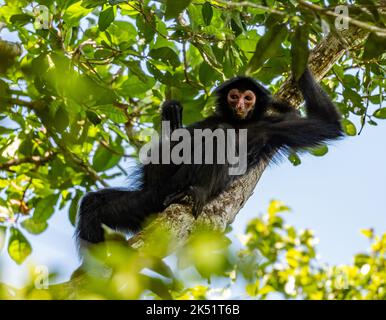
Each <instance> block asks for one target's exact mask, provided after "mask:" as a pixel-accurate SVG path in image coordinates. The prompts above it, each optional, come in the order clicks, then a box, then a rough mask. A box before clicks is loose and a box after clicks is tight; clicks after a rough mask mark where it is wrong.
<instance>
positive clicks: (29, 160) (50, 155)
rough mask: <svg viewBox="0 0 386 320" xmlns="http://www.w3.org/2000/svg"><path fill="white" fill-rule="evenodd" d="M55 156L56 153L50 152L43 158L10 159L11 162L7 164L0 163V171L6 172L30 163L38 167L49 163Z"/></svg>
mask: <svg viewBox="0 0 386 320" xmlns="http://www.w3.org/2000/svg"><path fill="white" fill-rule="evenodd" d="M56 154H57V152H50V153H48V155H46V156H44V157H40V156H31V157H25V158H21V159H12V160H9V161H7V162H4V163H0V170H8V169H10V167H13V166H18V165H21V164H23V163H31V164H35V165H38V166H39V165H42V164H45V163H47V162H48V161H50V160H51V159H52V158H53V157H54V156H55V155H56Z"/></svg>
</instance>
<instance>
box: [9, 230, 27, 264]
mask: <svg viewBox="0 0 386 320" xmlns="http://www.w3.org/2000/svg"><path fill="white" fill-rule="evenodd" d="M31 252H32V248H31V245H30V244H29V242H28V240H27V239H26V238H25V237H24V235H23V234H22V233H21V232H20V231H19V230H18V229H16V228H11V236H10V238H9V242H8V254H9V256H10V257H11V258H12V260H13V261H15V262H16V263H17V264H22V263H23V262H24V260H25V259H26V258H27V257H28V256H29V255H30V254H31Z"/></svg>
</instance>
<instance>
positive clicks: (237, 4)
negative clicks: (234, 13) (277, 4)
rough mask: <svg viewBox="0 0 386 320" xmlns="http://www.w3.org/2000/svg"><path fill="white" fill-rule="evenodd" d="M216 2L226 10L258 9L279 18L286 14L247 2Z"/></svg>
mask: <svg viewBox="0 0 386 320" xmlns="http://www.w3.org/2000/svg"><path fill="white" fill-rule="evenodd" d="M216 2H218V3H221V4H223V5H224V6H225V7H227V8H237V7H247V8H255V9H260V10H263V11H266V12H270V13H275V14H278V15H281V16H285V15H286V13H285V12H284V11H279V10H276V9H272V8H269V7H265V6H262V5H259V4H256V3H253V2H249V1H242V2H231V1H224V0H216Z"/></svg>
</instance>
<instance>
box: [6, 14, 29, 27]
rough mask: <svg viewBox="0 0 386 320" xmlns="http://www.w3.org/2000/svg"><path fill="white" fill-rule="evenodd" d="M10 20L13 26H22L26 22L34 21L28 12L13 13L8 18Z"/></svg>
mask: <svg viewBox="0 0 386 320" xmlns="http://www.w3.org/2000/svg"><path fill="white" fill-rule="evenodd" d="M9 21H10V22H12V24H14V25H15V26H19V27H21V26H24V25H26V24H27V23H30V22H33V21H34V18H33V17H32V16H30V15H28V14H24V13H23V14H15V15H13V16H12V17H11V18H10V19H9Z"/></svg>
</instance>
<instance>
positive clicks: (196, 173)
mask: <svg viewBox="0 0 386 320" xmlns="http://www.w3.org/2000/svg"><path fill="white" fill-rule="evenodd" d="M299 87H300V89H301V91H302V94H303V96H304V99H305V102H306V111H307V117H300V115H299V113H298V112H297V111H295V110H294V109H293V108H291V107H290V106H289V105H288V104H286V103H284V102H279V101H275V100H274V99H273V98H272V96H271V94H270V92H269V91H268V90H266V89H265V88H264V87H262V86H261V85H260V84H258V83H257V82H255V81H254V80H253V79H251V78H247V77H237V78H234V79H231V80H229V81H227V82H225V83H224V84H223V85H221V86H220V87H219V88H218V89H217V90H216V91H215V94H216V95H217V106H216V111H215V113H214V114H213V115H212V116H210V117H208V118H206V119H204V120H202V121H200V122H197V123H194V124H192V125H190V126H188V127H187V129H188V130H190V131H192V130H193V129H194V128H201V129H204V128H208V129H212V130H214V129H218V128H220V129H227V128H234V129H236V130H237V129H247V130H248V140H247V144H248V157H247V159H248V169H251V168H253V167H254V166H256V165H257V164H259V163H260V162H262V161H265V162H268V161H270V160H271V159H272V157H273V156H274V155H275V154H276V155H277V154H282V153H283V152H284V153H286V152H287V151H288V150H289V149H295V150H296V149H302V148H306V147H313V146H317V145H319V144H320V143H322V142H325V141H328V140H332V139H336V138H339V137H341V136H342V135H343V133H342V129H341V125H340V115H339V114H338V112H337V111H336V108H335V106H334V105H333V103H332V102H331V100H330V98H329V97H328V96H327V94H326V93H325V92H324V91H323V90H322V89H321V87H320V86H319V85H318V84H317V83H316V82H315V80H314V78H313V76H312V74H311V73H310V71H309V70H308V69H307V70H306V71H305V72H304V74H303V76H302V77H301V78H300V80H299ZM232 88H238V89H242V90H246V89H248V90H252V91H253V92H254V93H255V94H256V96H257V100H256V105H255V108H254V110H253V111H252V112H251V114H250V115H249V116H248V117H247V118H246V119H244V120H236V119H235V117H234V116H233V114H232V112H231V110H230V108H229V106H228V104H227V102H226V96H227V93H228V91H229V90H230V89H232ZM269 107H273V108H274V109H276V110H279V111H280V112H279V114H274V115H269V114H268V113H267V112H266V111H267V109H268V108H269ZM162 120H168V121H170V122H171V128H172V130H175V129H178V128H181V127H182V107H181V105H180V103H179V102H178V101H168V102H165V103H164V105H163V107H162ZM228 168H229V165H228V164H217V163H215V164H212V165H210V164H180V165H175V164H169V165H163V164H158V165H157V164H149V165H144V166H143V167H142V168H141V170H142V174H141V178H140V181H139V182H140V183H139V184H140V185H141V187H140V188H138V189H137V190H130V189H118V188H109V189H102V190H99V191H96V192H90V193H88V194H86V195H85V196H84V197H83V199H82V201H81V204H80V208H79V213H78V224H77V231H76V235H77V239H78V241H79V243H81V242H82V243H83V242H84V241H85V242H86V243H98V242H101V241H103V240H104V236H103V229H102V227H101V224H102V223H103V224H105V225H107V226H109V227H110V228H113V229H117V230H130V231H137V230H139V229H140V228H141V227H142V225H143V222H144V221H145V219H146V218H147V217H149V216H150V215H152V214H154V213H157V212H160V211H163V210H164V209H165V208H166V207H167V206H168V205H170V204H171V203H175V202H178V201H179V200H180V199H181V198H183V197H185V196H187V195H188V196H190V197H191V198H192V200H193V214H194V215H195V216H197V215H198V214H200V212H201V210H202V208H203V206H204V205H205V204H206V203H207V202H208V201H210V200H211V199H213V198H214V197H216V196H217V195H219V194H220V193H221V192H222V191H224V190H225V189H226V188H227V187H228V186H229V184H230V183H231V182H232V181H233V180H234V179H235V177H237V176H230V175H229V174H228Z"/></svg>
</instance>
